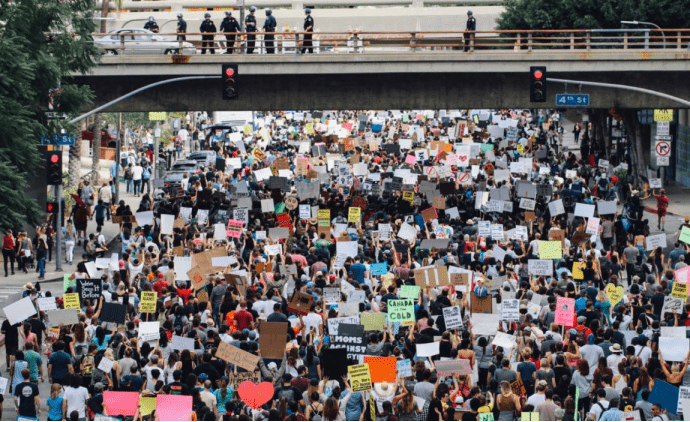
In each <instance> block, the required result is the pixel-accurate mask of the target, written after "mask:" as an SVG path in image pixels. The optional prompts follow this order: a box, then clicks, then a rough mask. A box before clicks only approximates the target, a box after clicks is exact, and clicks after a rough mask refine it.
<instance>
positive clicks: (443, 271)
mask: <svg viewBox="0 0 690 422" xmlns="http://www.w3.org/2000/svg"><path fill="white" fill-rule="evenodd" d="M414 282H415V284H416V285H417V286H420V287H422V288H427V287H438V286H448V285H450V280H449V278H448V269H447V268H446V267H438V266H435V265H434V266H430V267H422V268H416V269H415V270H414Z"/></svg>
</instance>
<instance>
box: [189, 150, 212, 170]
mask: <svg viewBox="0 0 690 422" xmlns="http://www.w3.org/2000/svg"><path fill="white" fill-rule="evenodd" d="M187 160H194V161H196V163H197V164H198V165H199V167H204V166H207V165H210V164H215V162H216V152H215V151H197V152H193V153H191V154H189V157H187Z"/></svg>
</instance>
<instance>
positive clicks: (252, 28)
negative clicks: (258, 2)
mask: <svg viewBox="0 0 690 422" xmlns="http://www.w3.org/2000/svg"><path fill="white" fill-rule="evenodd" d="M254 12H256V7H254V6H251V7H250V8H249V14H248V15H247V17H246V18H244V26H245V28H246V29H245V30H246V31H247V54H252V53H253V52H254V45H256V35H255V34H254V33H255V32H256V17H255V16H254Z"/></svg>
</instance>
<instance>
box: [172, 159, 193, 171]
mask: <svg viewBox="0 0 690 422" xmlns="http://www.w3.org/2000/svg"><path fill="white" fill-rule="evenodd" d="M198 168H199V166H198V165H197V163H196V161H193V160H178V161H176V162H175V164H173V165H172V167H170V171H169V172H168V174H171V173H180V174H182V173H189V174H191V173H194V172H196V171H197V169H198Z"/></svg>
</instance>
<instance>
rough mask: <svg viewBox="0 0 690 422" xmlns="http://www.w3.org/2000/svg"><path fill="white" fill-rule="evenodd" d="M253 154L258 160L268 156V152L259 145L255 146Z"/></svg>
mask: <svg viewBox="0 0 690 422" xmlns="http://www.w3.org/2000/svg"><path fill="white" fill-rule="evenodd" d="M252 155H253V156H254V158H256V159H257V160H263V159H265V158H266V154H265V153H264V152H263V151H262V150H261V148H259V147H256V148H254V150H252Z"/></svg>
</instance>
